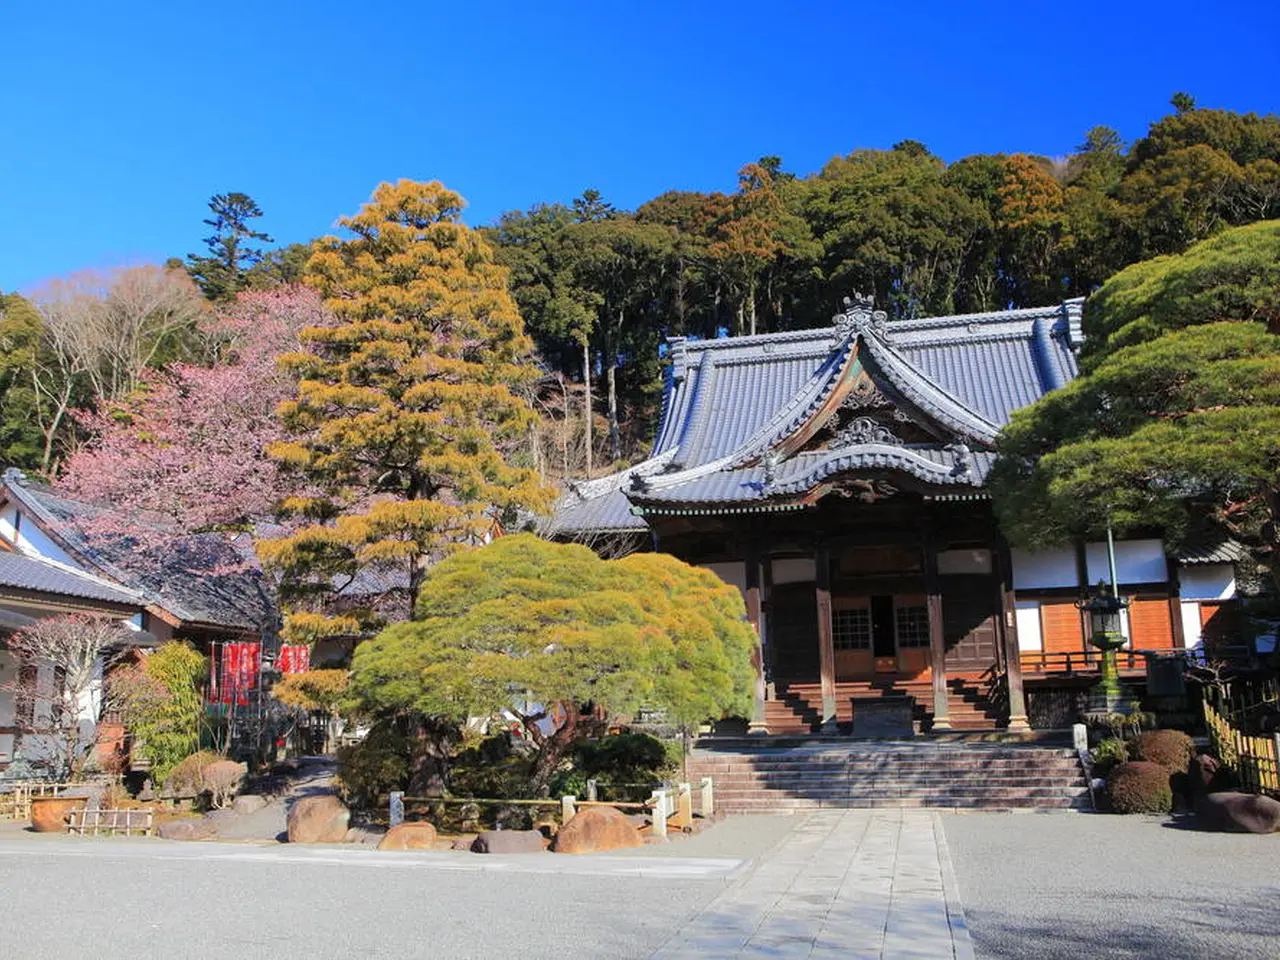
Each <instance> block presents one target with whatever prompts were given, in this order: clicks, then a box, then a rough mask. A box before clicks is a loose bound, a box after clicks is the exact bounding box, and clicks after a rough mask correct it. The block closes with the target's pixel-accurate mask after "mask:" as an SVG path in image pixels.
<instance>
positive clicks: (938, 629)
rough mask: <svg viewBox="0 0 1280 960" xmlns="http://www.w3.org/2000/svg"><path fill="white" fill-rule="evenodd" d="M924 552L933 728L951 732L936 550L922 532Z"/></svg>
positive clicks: (929, 537) (940, 589)
mask: <svg viewBox="0 0 1280 960" xmlns="http://www.w3.org/2000/svg"><path fill="white" fill-rule="evenodd" d="M921 547H922V548H923V552H924V590H925V604H926V609H927V610H928V612H929V672H930V673H931V674H932V676H933V729H934V730H950V729H951V706H950V704H949V702H948V701H947V641H946V635H945V634H944V632H943V623H942V585H941V584H940V583H939V581H938V549H937V546H936V545H935V543H934V540H933V537H932V536H931V535H930V534H928V533H926V534H925V535H924V537H923V541H922V543H921Z"/></svg>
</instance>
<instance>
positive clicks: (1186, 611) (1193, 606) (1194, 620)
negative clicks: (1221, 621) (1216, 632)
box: [1178, 600, 1201, 650]
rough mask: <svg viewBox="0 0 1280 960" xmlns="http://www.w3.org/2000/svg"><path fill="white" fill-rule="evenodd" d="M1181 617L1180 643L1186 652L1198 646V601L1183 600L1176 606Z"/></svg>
mask: <svg viewBox="0 0 1280 960" xmlns="http://www.w3.org/2000/svg"><path fill="white" fill-rule="evenodd" d="M1178 610H1179V612H1180V613H1181V615H1182V643H1183V646H1185V647H1186V648H1187V649H1188V650H1191V649H1194V648H1195V647H1198V646H1200V629H1201V627H1200V601H1199V600H1183V601H1182V603H1180V604H1178Z"/></svg>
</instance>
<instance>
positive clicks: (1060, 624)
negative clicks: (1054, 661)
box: [1040, 600, 1084, 653]
mask: <svg viewBox="0 0 1280 960" xmlns="http://www.w3.org/2000/svg"><path fill="white" fill-rule="evenodd" d="M1040 626H1041V630H1040V635H1041V637H1042V641H1043V643H1044V652H1045V653H1078V652H1079V651H1081V650H1083V649H1084V631H1083V630H1082V629H1081V627H1080V608H1079V607H1077V606H1076V605H1075V602H1074V601H1072V600H1042V601H1041V602H1040Z"/></svg>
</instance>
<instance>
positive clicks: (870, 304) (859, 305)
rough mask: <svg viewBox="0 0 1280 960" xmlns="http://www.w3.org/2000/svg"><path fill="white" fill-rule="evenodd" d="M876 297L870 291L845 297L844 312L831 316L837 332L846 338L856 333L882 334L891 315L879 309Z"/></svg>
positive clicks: (842, 338)
mask: <svg viewBox="0 0 1280 960" xmlns="http://www.w3.org/2000/svg"><path fill="white" fill-rule="evenodd" d="M875 306H876V298H875V296H874V295H873V294H870V293H855V294H854V295H853V296H852V297H845V298H844V312H843V313H837V314H836V315H835V316H834V317H832V318H831V323H832V325H833V326H834V327H835V330H836V334H837V336H839V338H840V339H841V340H846V339H848V338H849V337H851V336H854V335H856V334H867V333H875V334H881V333H883V332H884V329H885V327H886V326H887V325H888V323H889V315H888V314H887V313H885V312H884V311H883V310H877V309H876V308H875Z"/></svg>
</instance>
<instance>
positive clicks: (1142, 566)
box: [1085, 540, 1169, 584]
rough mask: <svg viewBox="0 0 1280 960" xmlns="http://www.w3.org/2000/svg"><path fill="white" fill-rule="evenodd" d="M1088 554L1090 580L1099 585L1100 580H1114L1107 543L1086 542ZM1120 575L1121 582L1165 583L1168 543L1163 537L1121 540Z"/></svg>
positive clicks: (1117, 568)
mask: <svg viewBox="0 0 1280 960" xmlns="http://www.w3.org/2000/svg"><path fill="white" fill-rule="evenodd" d="M1085 557H1086V559H1087V562H1088V569H1089V583H1090V584H1096V583H1097V582H1098V581H1099V580H1105V581H1107V582H1108V583H1110V582H1111V569H1110V567H1109V566H1108V564H1107V545H1106V543H1089V544H1086V545H1085ZM1116 576H1117V577H1118V578H1119V580H1120V582H1121V583H1164V582H1165V581H1167V580H1168V579H1169V567H1168V564H1166V563H1165V558H1164V544H1163V543H1161V542H1160V541H1159V540H1117V541H1116Z"/></svg>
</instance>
